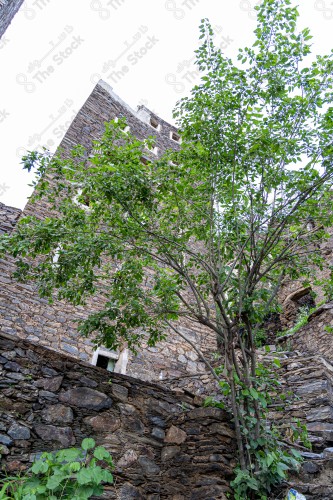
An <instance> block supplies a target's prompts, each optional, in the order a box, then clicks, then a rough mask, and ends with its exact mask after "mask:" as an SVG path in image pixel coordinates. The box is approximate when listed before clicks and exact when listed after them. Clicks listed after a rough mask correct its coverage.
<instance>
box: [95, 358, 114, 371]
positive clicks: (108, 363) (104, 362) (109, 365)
mask: <svg viewBox="0 0 333 500" xmlns="http://www.w3.org/2000/svg"><path fill="white" fill-rule="evenodd" d="M115 364H116V360H115V359H113V358H108V357H107V356H103V355H102V354H98V356H97V361H96V366H99V367H100V368H104V369H105V370H107V371H108V372H113V371H114V367H115Z"/></svg>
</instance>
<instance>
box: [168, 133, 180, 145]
mask: <svg viewBox="0 0 333 500" xmlns="http://www.w3.org/2000/svg"><path fill="white" fill-rule="evenodd" d="M170 139H172V140H173V141H175V142H181V140H180V135H178V134H176V132H172V131H171V132H170Z"/></svg>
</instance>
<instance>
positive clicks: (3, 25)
mask: <svg viewBox="0 0 333 500" xmlns="http://www.w3.org/2000/svg"><path fill="white" fill-rule="evenodd" d="M22 3H23V0H0V38H1V37H2V35H3V34H4V32H5V31H6V29H7V28H8V26H9V25H10V23H11V21H12V19H13V17H14V16H15V14H16V13H17V11H18V10H19V8H20V7H21V5H22Z"/></svg>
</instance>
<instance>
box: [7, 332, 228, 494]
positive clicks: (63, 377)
mask: <svg viewBox="0 0 333 500" xmlns="http://www.w3.org/2000/svg"><path fill="white" fill-rule="evenodd" d="M9 351H12V352H14V351H15V353H16V355H15V358H13V359H15V363H16V364H17V365H18V366H19V367H20V368H19V369H20V370H21V371H20V372H11V371H10V370H11V369H12V366H11V365H9V366H8V362H7V361H6V363H5V364H4V365H0V370H2V373H1V376H2V378H3V379H7V378H8V375H9V374H10V373H23V372H22V370H28V374H27V375H25V376H24V377H23V379H19V380H14V379H13V380H12V382H13V385H11V386H10V389H8V387H0V444H1V445H2V446H3V450H4V452H3V453H2V466H5V467H6V469H7V471H8V472H15V471H18V470H21V469H25V468H27V467H29V466H30V465H31V461H32V460H33V459H34V457H36V456H37V457H38V456H39V455H40V453H41V452H43V451H52V450H59V449H62V448H67V447H71V446H78V445H79V444H80V443H81V441H82V439H83V438H85V437H92V438H94V439H95V440H96V443H97V444H98V445H103V446H105V447H106V448H107V449H108V450H109V451H110V452H111V454H112V456H113V458H114V462H115V464H116V470H115V477H116V488H117V490H116V491H115V489H114V487H113V486H109V487H108V488H107V491H106V493H105V498H110V499H115V500H116V499H117V500H119V498H123V499H124V500H125V499H126V500H127V499H130V498H138V499H139V498H141V499H144V500H164V499H173V498H183V499H184V500H185V499H186V500H187V499H201V498H202V499H205V500H207V499H209V498H211V499H214V500H215V499H216V500H217V499H220V498H224V495H225V494H226V493H227V492H228V491H230V488H229V482H230V480H231V478H232V468H233V467H234V463H235V453H236V450H235V439H234V434H233V429H232V425H231V422H230V419H229V417H228V416H227V414H226V413H225V412H223V411H222V410H219V409H216V408H211V409H209V408H200V407H198V406H197V404H198V403H197V402H196V401H197V398H196V397H195V396H194V395H192V396H191V395H190V394H189V393H187V394H186V395H184V394H178V393H175V392H172V391H170V390H169V389H166V388H165V387H163V386H162V385H157V384H152V383H149V382H143V381H139V380H137V379H134V378H132V377H129V376H125V375H120V374H116V373H114V374H110V373H106V372H105V370H103V369H100V368H96V367H92V366H91V365H88V364H86V363H83V362H78V361H77V360H75V359H74V358H70V357H68V356H65V355H63V354H60V353H56V352H55V351H52V350H49V349H47V348H45V347H42V346H40V345H34V344H32V343H30V342H28V341H27V340H20V339H18V338H14V337H13V336H9V335H4V334H0V356H2V357H4V356H3V354H5V353H6V352H9ZM12 362H14V361H12ZM1 366H2V368H1ZM6 366H7V368H6ZM110 378H111V382H112V383H109V381H110ZM45 381H47V382H45ZM52 384H54V385H52ZM45 388H48V389H51V388H52V389H54V392H51V391H48V390H45ZM8 391H10V392H8ZM111 401H112V404H111ZM185 408H186V409H185ZM18 414H19V418H18ZM221 426H224V427H225V428H226V429H227V428H228V429H229V432H222V433H221ZM194 429H195V432H194ZM164 439H165V442H164Z"/></svg>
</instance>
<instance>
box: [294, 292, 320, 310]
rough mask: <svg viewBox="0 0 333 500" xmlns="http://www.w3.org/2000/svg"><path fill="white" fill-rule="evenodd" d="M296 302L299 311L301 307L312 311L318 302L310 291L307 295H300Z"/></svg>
mask: <svg viewBox="0 0 333 500" xmlns="http://www.w3.org/2000/svg"><path fill="white" fill-rule="evenodd" d="M294 302H295V303H296V304H297V306H298V310H299V311H300V309H302V310H307V311H310V309H313V308H314V307H316V303H315V300H314V298H313V296H312V294H311V292H308V293H307V294H306V295H303V297H300V298H299V299H298V300H295V301H294Z"/></svg>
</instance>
